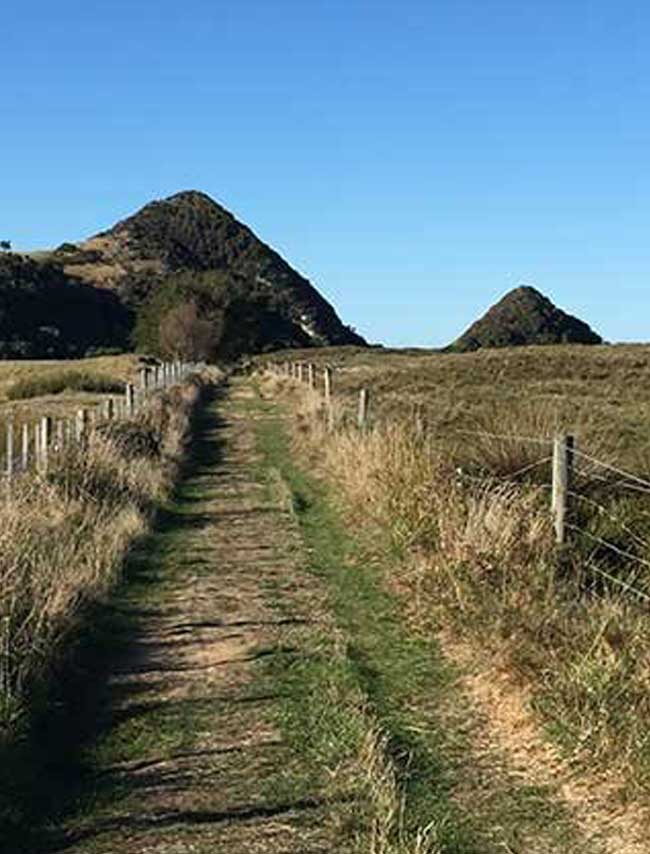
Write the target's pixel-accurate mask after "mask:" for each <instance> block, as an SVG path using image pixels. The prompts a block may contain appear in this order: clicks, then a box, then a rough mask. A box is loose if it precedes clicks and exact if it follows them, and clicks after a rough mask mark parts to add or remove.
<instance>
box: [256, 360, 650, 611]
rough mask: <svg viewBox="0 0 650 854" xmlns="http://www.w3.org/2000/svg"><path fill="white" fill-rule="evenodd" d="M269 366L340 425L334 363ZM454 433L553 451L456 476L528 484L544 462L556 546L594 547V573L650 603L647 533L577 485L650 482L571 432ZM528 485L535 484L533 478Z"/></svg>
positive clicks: (360, 421)
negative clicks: (591, 524)
mask: <svg viewBox="0 0 650 854" xmlns="http://www.w3.org/2000/svg"><path fill="white" fill-rule="evenodd" d="M266 367H267V368H268V369H269V370H270V371H271V372H272V373H274V374H275V375H278V376H282V377H285V378H288V379H290V380H293V381H297V382H304V383H307V384H308V385H309V386H310V387H311V388H312V389H313V390H315V391H316V390H319V389H322V396H323V401H324V405H325V408H326V410H327V419H328V423H329V425H330V428H331V429H335V427H336V425H335V418H334V415H333V410H334V405H335V403H334V394H333V387H334V381H333V369H332V368H331V367H329V366H326V367H325V368H324V369H323V370H322V376H319V370H318V367H317V366H316V365H314V364H305V363H296V362H284V363H273V362H270V363H267V366H266ZM358 395H359V397H358V407H357V411H356V419H355V421H356V427H357V428H358V429H360V430H365V429H367V428H368V426H369V425H370V423H371V417H370V395H369V390H368V389H367V388H361V389H358ZM424 414H425V413H424V412H423V410H422V408H421V407H420V406H419V405H417V406H415V407H414V411H413V418H414V420H415V423H416V425H417V430H418V432H419V433H420V434H421V435H422V434H424V433H426V432H427V430H430V429H431V428H429V427H428V426H427V425H426V423H425V418H424ZM347 423H349V420H348V422H347ZM375 423H376V422H375ZM451 433H453V434H454V435H458V436H459V437H460V436H462V437H473V438H475V439H481V440H490V441H496V442H506V443H517V444H528V445H533V446H539V447H540V448H547V449H552V453H551V454H544V455H543V456H541V457H540V458H539V459H536V460H533V461H532V462H529V463H526V464H524V465H522V466H520V467H519V468H516V469H515V470H514V471H510V472H508V474H507V475H495V474H485V473H480V474H477V473H475V472H469V471H464V470H463V469H462V468H459V469H456V475H457V477H458V479H459V480H460V481H461V482H466V483H468V484H475V485H482V486H483V487H485V486H489V485H494V484H495V483H504V484H505V483H508V484H511V485H513V486H523V485H524V484H525V483H526V481H525V476H527V475H531V474H532V473H533V472H537V471H538V470H541V469H543V467H544V466H550V468H551V477H550V482H535V484H534V486H535V487H538V488H542V489H545V490H549V492H550V493H551V500H550V511H551V513H552V515H553V522H554V528H555V533H556V542H557V544H558V545H559V546H562V547H567V546H572V545H575V544H579V545H581V546H582V547H589V548H590V549H591V550H590V552H589V555H588V557H587V560H586V566H587V567H588V568H589V570H590V571H591V572H593V573H594V574H595V575H597V576H599V577H601V578H602V579H604V580H605V581H606V582H608V583H610V584H612V585H614V586H615V587H617V588H618V589H620V590H621V591H624V592H625V593H626V594H630V595H633V596H635V597H637V599H638V600H640V601H643V602H647V603H650V594H649V593H646V592H644V591H643V590H641V589H639V588H638V586H635V582H637V581H638V579H639V576H640V573H641V572H647V570H648V569H650V559H648V558H646V557H644V556H643V555H644V554H645V555H648V556H650V540H646V539H644V537H643V536H641V535H640V534H639V533H638V532H636V531H634V530H633V529H632V528H631V527H630V526H629V524H627V523H626V521H624V520H623V519H621V518H620V515H617V514H616V513H615V512H612V510H611V508H608V507H606V506H605V505H604V504H603V503H602V502H599V501H596V500H595V499H593V498H591V497H590V496H589V495H585V494H584V493H583V492H580V491H578V489H577V488H576V485H577V484H578V482H582V483H583V485H585V484H587V485H596V486H597V487H598V488H599V489H601V490H602V489H604V488H607V490H608V494H610V495H612V494H618V495H620V494H621V493H629V494H632V495H634V496H637V497H638V496H639V495H642V494H645V493H648V494H650V480H648V479H646V478H644V477H642V476H640V475H638V474H635V473H634V472H630V471H627V470H625V469H623V468H621V467H619V466H616V465H614V464H612V463H611V462H608V461H605V460H601V459H599V458H597V457H595V456H593V455H592V454H589V453H586V452H585V451H583V450H582V449H580V448H577V447H576V445H575V441H574V438H573V436H571V435H566V434H560V435H557V436H530V435H520V434H518V433H508V432H503V433H497V432H491V431H489V430H482V429H479V430H467V429H457V428H454V429H451V428H448V427H446V428H445V433H444V435H445V437H446V438H448V437H449V435H450V434H451ZM528 483H529V484H530V483H531V482H530V481H528ZM583 506H584V507H585V508H588V509H589V510H590V511H591V512H592V513H593V517H594V518H593V521H595V522H599V521H603V520H606V522H607V524H608V525H610V526H611V527H612V529H613V531H614V533H615V536H614V539H617V540H618V539H619V538H620V539H621V540H623V541H625V545H621V544H619V543H617V542H613V541H612V538H611V537H605V536H601V535H600V534H599V533H595V532H594V531H593V530H590V529H589V528H587V527H585V525H584V524H580V515H581V513H580V508H581V507H583ZM649 515H650V514H649ZM632 549H634V550H632ZM637 551H639V552H642V554H638V553H637ZM603 555H607V556H609V559H610V560H611V561H613V562H614V563H615V564H616V565H617V566H620V564H621V563H624V565H626V566H631V567H634V568H635V569H634V572H633V573H631V574H630V575H629V577H628V578H627V579H622V578H620V577H619V576H618V575H615V574H613V572H610V571H608V569H607V568H605V567H604V566H603V565H602V562H601V565H599V564H598V563H596V559H600V560H601V561H602V559H603Z"/></svg>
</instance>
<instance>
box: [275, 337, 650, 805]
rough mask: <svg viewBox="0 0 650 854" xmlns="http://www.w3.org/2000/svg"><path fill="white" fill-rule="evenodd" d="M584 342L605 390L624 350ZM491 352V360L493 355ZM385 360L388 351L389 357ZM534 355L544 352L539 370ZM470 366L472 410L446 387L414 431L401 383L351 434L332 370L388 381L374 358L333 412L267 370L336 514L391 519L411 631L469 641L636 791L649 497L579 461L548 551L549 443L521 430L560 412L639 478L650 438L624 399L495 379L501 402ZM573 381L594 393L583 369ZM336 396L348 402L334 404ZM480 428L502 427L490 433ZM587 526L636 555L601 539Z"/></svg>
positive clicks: (646, 643) (374, 527)
mask: <svg viewBox="0 0 650 854" xmlns="http://www.w3.org/2000/svg"><path fill="white" fill-rule="evenodd" d="M527 349H528V348H527ZM535 349H539V348H535ZM551 349H555V348H551ZM558 349H560V348H558ZM631 349H634V350H635V353H636V355H635V356H634V359H633V360H632V361H633V362H634V364H635V365H636V369H638V370H640V369H641V368H642V369H643V370H645V365H646V363H645V360H644V359H641V358H639V357H640V353H639V350H640V348H631ZM596 350H600V361H599V360H598V359H596V360H595V362H593V363H591V366H590V367H589V370H588V369H587V367H585V365H587V366H589V363H588V362H587V357H586V355H585V354H584V353H582V352H581V348H578V352H577V354H576V359H577V360H578V362H579V363H581V364H582V373H581V372H580V371H578V374H579V375H580V377H581V382H583V383H584V382H585V377H587V378H588V377H589V374H590V371H592V372H593V371H594V370H595V366H596V365H599V370H600V371H601V372H602V376H601V380H600V381H601V382H603V383H605V384H606V386H607V388H610V389H611V388H613V387H615V386H616V382H617V379H618V372H619V371H620V365H618V366H617V358H618V357H619V356H621V355H625V356H626V358H625V359H623V360H622V361H623V362H624V363H630V354H620V353H617V352H616V351H613V350H612V351H608V352H607V353H604V352H603V350H604V348H596ZM537 355H538V356H539V354H537ZM566 355H567V354H566V353H565V354H563V360H564V361H565V360H566ZM505 356H508V357H509V358H510V359H512V360H514V361H515V362H516V361H518V360H519V359H521V360H522V361H523V362H528V363H529V366H530V367H531V370H532V362H530V361H529V360H530V359H531V354H530V353H525V354H523V355H522V356H521V357H520V356H519V355H518V354H505ZM354 358H355V359H356V358H360V357H358V356H356V355H355V357H354ZM436 358H438V359H440V360H442V357H436ZM447 358H448V357H444V360H445V361H447ZM454 358H456V359H464V360H468V359H471V358H474V359H475V364H476V363H479V364H480V363H481V362H482V366H481V367H482V368H485V363H494V362H495V361H496V360H497V357H496V356H495V357H494V358H493V357H492V355H491V354H490V356H487V355H485V356H483V357H478V356H475V357H467V356H464V357H454ZM498 358H499V359H500V360H501V364H502V365H503V361H504V354H499V357H498ZM635 359H636V360H637V361H635ZM416 361H417V360H416ZM551 361H552V359H551ZM466 364H467V363H466ZM558 364H560V360H558ZM630 364H631V363H630ZM491 367H492V368H494V364H492V365H491ZM608 368H611V369H612V371H613V376H610V375H609V374H608V373H607V370H608ZM393 369H395V368H391V367H390V363H389V366H388V368H387V371H388V373H390V371H391V370H393ZM410 370H411V371H412V366H411V368H410ZM547 371H548V365H547V364H542V365H541V366H540V369H539V372H538V373H539V374H541V375H542V376H544V375H545V374H546V373H547ZM353 372H354V373H355V377H354V380H352V379H351V375H352V373H353ZM364 372H366V376H365V377H364V378H363V379H360V376H359V374H362V373H364ZM575 373H576V366H575V365H571V366H570V367H569V368H567V367H566V365H564V376H563V377H559V376H556V377H555V379H554V382H556V383H558V384H561V383H562V382H565V381H566V380H567V378H570V377H571V376H572V375H573V374H575ZM404 374H406V375H407V376H408V378H409V379H410V381H412V382H418V381H421V378H417V379H416V378H415V377H414V375H413V374H412V373H409V372H407V371H404ZM403 379H404V377H403ZM364 380H365V382H364ZM456 380H458V377H456ZM529 380H531V382H532V379H531V377H530V376H529ZM467 381H468V383H471V384H472V386H473V388H474V392H473V393H474V397H475V401H474V409H473V416H472V418H471V419H470V418H468V417H467V413H465V416H464V417H463V419H462V420H461V421H459V413H458V410H457V404H453V405H452V404H449V406H447V407H444V406H442V407H440V408H439V409H438V410H437V412H433V413H431V412H430V413H429V420H428V423H427V425H426V429H424V430H423V429H422V427H421V425H418V424H417V421H416V419H415V418H413V417H412V413H413V411H414V409H415V407H416V403H414V402H413V401H412V400H411V401H409V399H408V397H407V398H406V399H405V398H404V397H402V404H403V405H402V407H401V409H402V413H401V414H400V412H399V411H398V410H396V409H395V408H392V407H391V406H390V405H389V406H385V407H382V403H381V401H377V400H375V423H374V426H372V427H371V429H369V430H368V431H366V432H365V433H363V434H362V433H359V431H357V430H356V429H354V427H352V426H351V424H352V413H353V411H354V408H353V404H354V395H353V394H351V393H350V394H346V391H345V383H347V382H350V383H352V382H354V385H355V386H356V387H357V388H358V387H359V385H361V384H367V385H369V386H370V387H371V388H373V387H375V388H377V387H378V386H381V385H382V384H388V385H391V384H392V383H393V382H394V380H393V379H391V378H388V379H387V378H386V377H384V376H381V375H380V372H379V371H377V374H370V373H368V369H367V366H363V367H358V366H357V367H355V368H354V369H350V375H349V376H345V377H339V381H338V388H339V391H340V392H341V396H340V397H339V400H338V403H337V406H338V408H339V412H338V413H337V415H336V417H335V419H334V428H333V429H331V428H330V427H329V426H328V424H327V423H326V420H325V419H324V417H323V412H322V407H321V403H320V400H319V398H318V396H316V395H314V394H313V393H311V392H310V391H309V390H305V389H303V388H302V387H300V388H296V385H295V384H294V383H292V382H291V381H287V380H284V379H279V378H277V377H271V378H269V379H267V380H266V383H267V387H268V388H269V389H270V390H272V392H273V393H274V394H277V393H284V394H285V397H286V398H287V399H288V400H290V401H291V402H292V407H293V410H294V414H295V416H296V431H295V434H296V442H297V445H298V447H299V448H300V449H301V450H302V452H303V453H306V454H308V455H309V458H310V459H311V460H312V461H314V462H315V464H317V465H318V466H319V468H320V470H321V471H322V472H323V473H325V474H326V476H327V477H328V479H329V480H330V481H331V482H332V483H335V484H336V485H337V488H338V489H339V490H340V494H341V500H342V502H343V505H344V507H345V509H346V513H347V514H348V517H349V518H350V519H351V520H353V522H354V524H355V525H356V526H357V527H359V528H364V529H366V530H367V531H369V532H371V535H372V532H373V531H374V532H375V536H376V537H377V540H378V541H379V540H380V539H381V538H385V537H386V536H388V538H389V540H390V542H392V545H393V548H394V549H395V550H396V552H397V553H398V554H399V555H400V556H401V563H400V566H401V569H400V571H399V572H397V573H396V574H395V577H394V578H393V580H392V583H393V584H394V586H395V587H396V589H398V590H400V591H401V592H402V594H403V598H404V605H405V611H406V613H407V614H408V617H409V619H410V621H411V625H412V628H413V631H414V632H416V633H419V634H422V633H424V634H428V633H433V632H437V631H439V630H440V629H441V628H443V627H445V628H446V629H447V630H450V631H451V633H452V635H453V636H455V637H457V638H459V639H462V641H463V643H467V642H469V643H470V645H471V646H472V648H473V649H474V650H475V652H476V655H477V658H480V659H483V661H484V662H485V661H486V659H487V660H489V661H491V665H485V666H489V667H490V666H491V667H492V668H493V669H494V670H495V671H497V670H498V671H499V672H501V673H507V674H509V675H510V677H511V679H512V680H513V682H514V683H515V684H517V683H519V684H521V683H523V684H525V685H526V686H528V688H529V690H530V692H531V695H532V702H533V705H534V707H535V709H536V710H537V712H538V713H539V714H540V715H541V718H542V720H543V721H544V722H545V724H546V726H547V728H548V730H549V732H550V733H551V734H552V735H553V736H554V738H555V739H556V740H557V742H558V743H559V744H561V745H562V747H563V749H564V750H565V751H566V753H567V754H569V755H570V756H571V757H573V758H574V759H578V760H580V761H581V762H583V763H584V764H585V765H586V766H587V767H589V768H591V769H596V770H598V771H606V770H608V771H612V770H614V771H616V772H617V773H618V774H619V775H620V776H621V777H622V778H623V779H625V781H626V784H627V789H628V792H627V793H628V795H630V796H632V794H636V795H638V794H639V793H644V795H647V792H648V784H649V783H650V736H649V735H648V731H647V725H646V722H647V720H648V717H649V716H650V665H649V662H648V655H647V651H648V649H649V648H650V621H649V620H648V606H649V604H650V572H649V571H648V569H647V568H646V567H647V565H650V524H649V523H650V514H648V512H647V510H646V507H645V504H646V501H645V499H646V496H645V495H640V496H639V495H634V494H632V493H630V492H625V491H623V492H621V491H620V490H618V489H615V488H614V487H615V486H618V484H619V482H620V477H618V476H617V475H616V474H615V473H612V472H608V471H607V470H603V469H598V468H597V467H595V466H591V465H589V464H588V463H582V462H581V461H578V463H577V473H576V481H575V486H574V488H575V490H576V492H578V493H579V494H580V496H581V498H580V499H576V500H575V503H574V507H573V510H572V516H571V522H572V524H574V525H576V526H577V527H578V528H580V529H582V531H583V532H584V533H574V534H573V536H572V541H571V546H570V548H567V549H563V550H558V548H557V547H556V546H555V543H554V539H553V532H552V528H551V519H550V513H549V489H548V486H549V483H550V467H549V465H548V463H544V464H542V465H535V464H536V463H538V462H539V461H540V460H543V459H544V458H545V457H547V456H549V455H550V452H551V447H550V442H549V444H548V446H546V445H544V444H537V443H530V442H527V441H525V438H526V437H529V438H544V437H548V438H549V440H550V438H551V437H552V435H553V433H554V432H555V431H556V430H557V429H558V428H560V429H561V428H563V427H568V426H572V427H573V428H574V432H576V433H577V434H578V437H579V438H578V443H579V444H578V447H580V448H582V449H583V451H585V452H587V453H589V454H590V455H592V456H594V457H597V458H599V459H603V460H605V461H606V462H610V463H611V464H614V465H620V464H621V463H622V462H623V463H625V464H626V465H627V466H628V467H629V468H631V469H632V471H633V472H636V473H637V474H639V475H640V476H642V477H646V476H647V475H646V472H647V468H646V466H647V462H648V452H647V450H644V449H643V447H639V443H638V442H637V443H636V445H634V446H632V445H630V444H629V442H628V440H629V432H628V427H629V423H628V421H627V418H628V417H629V412H631V403H629V402H628V404H626V406H627V405H629V406H630V410H629V411H628V412H627V413H626V415H625V417H619V420H618V422H614V423H612V421H611V419H609V421H607V419H606V418H605V417H604V413H605V409H606V408H607V407H605V406H604V405H603V404H602V403H601V404H600V406H594V405H589V406H584V405H583V402H582V401H578V402H577V403H576V402H575V400H573V401H572V400H570V399H567V398H562V399H555V398H553V397H550V396H548V397H545V398H544V399H543V400H540V399H538V400H537V402H536V403H535V404H534V405H533V403H532V402H531V400H530V399H525V398H524V397H522V398H521V399H518V400H516V399H515V396H514V395H512V388H511V387H508V388H507V389H506V390H505V391H502V392H501V404H502V405H501V406H500V407H499V408H498V409H497V408H496V406H495V400H494V397H493V392H494V389H493V387H489V388H487V389H483V388H482V387H481V386H480V383H479V384H478V385H474V382H473V378H472V379H469V378H467ZM546 381H547V382H550V379H549V378H548V377H547V378H546ZM448 391H449V389H446V390H443V391H442V392H441V393H440V396H441V397H444V396H445V394H446V393H447V392H448ZM585 393H586V394H591V388H590V387H589V386H585ZM624 396H627V390H626V389H625V388H622V387H621V388H619V398H621V397H624ZM411 404H412V405H411ZM506 404H507V405H506ZM346 407H347V417H346V414H345V411H344V412H343V414H341V410H346ZM639 411H640V407H639V404H638V401H637V413H638V412H639ZM459 423H462V425H463V428H465V427H466V429H467V431H468V434H467V435H466V436H465V437H464V438H462V439H461V438H460V436H452V435H451V433H452V432H453V431H451V429H450V425H451V424H456V425H458V424H459ZM575 425H578V428H577V429H575ZM447 428H449V429H447ZM635 429H636V428H635ZM470 432H471V433H472V434H473V435H471V436H470V435H469V433H470ZM492 433H495V434H498V437H495V436H492V435H487V434H492ZM502 437H505V438H502ZM522 469H523V470H524V471H522ZM594 537H600V538H602V539H603V540H606V541H607V542H610V543H612V544H614V545H615V546H616V547H617V548H618V549H620V551H621V552H625V553H628V554H631V555H633V556H634V557H636V558H639V559H640V560H641V561H642V562H641V563H639V562H635V561H634V560H632V559H630V558H628V557H627V556H626V555H625V554H617V553H615V552H612V551H611V550H610V549H608V548H605V547H603V546H601V545H599V543H598V542H597V540H595V539H594ZM645 562H648V564H646V563H645ZM630 588H633V590H634V591H637V592H638V594H639V595H635V594H634V593H631V591H630ZM646 597H647V598H646Z"/></svg>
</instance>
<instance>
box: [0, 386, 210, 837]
mask: <svg viewBox="0 0 650 854" xmlns="http://www.w3.org/2000/svg"><path fill="white" fill-rule="evenodd" d="M201 391H202V381H201V380H198V379H196V380H193V381H191V382H189V383H188V384H187V385H185V386H183V387H179V386H177V387H173V388H171V389H169V390H168V391H167V392H166V393H165V394H161V395H156V396H155V397H153V398H152V399H151V401H150V403H149V405H148V406H147V407H146V408H145V409H144V410H143V411H141V413H140V414H139V415H138V417H137V419H134V420H132V421H126V422H119V423H115V424H112V425H107V426H106V427H104V428H102V429H99V430H96V431H95V432H93V433H92V434H90V436H89V437H88V439H87V441H86V443H85V445H83V446H75V447H73V448H71V449H70V450H68V451H66V452H65V453H64V454H58V455H55V456H53V457H52V459H51V464H50V465H49V466H48V470H47V474H44V475H36V474H31V473H29V474H25V475H23V476H21V477H19V478H17V479H15V481H14V482H13V483H12V485H11V490H10V491H5V492H3V495H2V498H1V500H0V523H1V524H0V586H1V587H2V591H3V596H2V600H1V601H0V651H1V652H2V657H1V659H0V662H1V664H0V753H1V754H2V762H1V763H0V824H2V823H3V822H5V823H7V824H20V823H21V822H22V821H23V820H24V816H23V815H22V813H21V809H20V806H19V801H20V798H16V797H15V796H16V790H17V788H20V786H17V782H16V781H17V780H19V779H21V778H22V777H23V776H27V777H29V773H30V768H29V767H28V766H29V765H30V760H29V758H28V757H29V752H30V740H31V738H32V736H33V735H34V733H35V732H36V730H37V729H39V728H41V729H42V727H43V725H44V723H45V722H47V719H48V716H49V715H50V712H52V713H53V714H54V713H55V712H56V709H54V708H50V704H51V703H52V702H54V699H53V698H54V696H55V695H56V693H57V691H58V690H59V685H55V684H54V683H55V682H58V683H60V682H61V681H62V680H63V681H65V680H67V679H68V677H69V676H71V674H70V673H68V669H69V668H70V667H73V669H74V666H73V661H74V655H72V657H71V652H75V651H76V639H78V638H79V636H80V635H79V633H80V631H82V630H83V628H84V626H85V624H86V621H87V620H88V618H89V615H90V614H92V613H93V610H94V609H95V607H96V606H97V605H98V604H99V603H101V602H103V601H104V600H105V599H106V597H107V595H108V594H109V592H110V591H111V589H112V588H113V587H114V586H115V584H116V583H117V581H118V580H119V578H120V572H121V568H122V566H123V561H124V557H125V555H126V554H127V552H128V550H129V549H130V547H131V546H132V544H133V543H134V541H136V540H137V539H138V538H139V537H141V536H142V535H143V534H144V533H145V532H146V531H147V530H148V528H149V525H150V523H151V520H152V518H153V514H154V512H155V510H156V508H157V507H158V506H159V505H160V504H161V502H163V501H164V500H165V499H166V497H167V496H168V494H169V491H170V489H171V486H172V484H173V482H174V478H175V476H176V472H177V470H178V467H179V465H180V463H181V461H182V458H183V453H184V448H185V444H186V441H187V438H188V431H189V427H190V421H191V417H192V412H193V409H194V407H195V406H196V404H197V402H198V400H199V398H200V395H201ZM75 654H76V652H75ZM72 677H73V675H72V676H71V681H73V682H74V678H72ZM55 716H56V715H55ZM18 768H20V773H19V774H17V773H16V771H17V769H18ZM26 785H27V784H26Z"/></svg>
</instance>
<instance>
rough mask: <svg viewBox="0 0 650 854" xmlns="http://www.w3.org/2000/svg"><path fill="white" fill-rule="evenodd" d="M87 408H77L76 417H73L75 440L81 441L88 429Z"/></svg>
mask: <svg viewBox="0 0 650 854" xmlns="http://www.w3.org/2000/svg"><path fill="white" fill-rule="evenodd" d="M89 420H90V419H89V418H88V410H87V409H78V410H77V417H76V418H75V438H76V440H77V442H81V441H82V440H83V438H84V436H85V435H86V432H87V430H88V422H89Z"/></svg>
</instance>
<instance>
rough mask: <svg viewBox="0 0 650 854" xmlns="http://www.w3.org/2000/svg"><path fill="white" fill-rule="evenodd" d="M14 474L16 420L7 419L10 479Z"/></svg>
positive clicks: (8, 472) (8, 475)
mask: <svg viewBox="0 0 650 854" xmlns="http://www.w3.org/2000/svg"><path fill="white" fill-rule="evenodd" d="M13 475H14V421H13V418H10V419H9V421H7V477H8V478H9V480H11V478H12V477H13Z"/></svg>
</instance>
